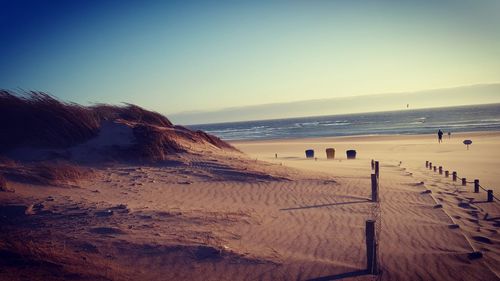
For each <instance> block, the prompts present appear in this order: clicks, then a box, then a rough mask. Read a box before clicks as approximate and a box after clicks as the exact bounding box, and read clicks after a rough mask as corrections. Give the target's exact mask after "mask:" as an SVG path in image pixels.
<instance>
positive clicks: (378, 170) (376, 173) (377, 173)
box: [375, 161, 380, 178]
mask: <svg viewBox="0 0 500 281" xmlns="http://www.w3.org/2000/svg"><path fill="white" fill-rule="evenodd" d="M375 175H377V178H379V177H380V166H379V163H378V161H375Z"/></svg>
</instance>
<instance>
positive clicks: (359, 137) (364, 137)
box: [224, 130, 500, 145]
mask: <svg viewBox="0 0 500 281" xmlns="http://www.w3.org/2000/svg"><path fill="white" fill-rule="evenodd" d="M465 135H468V136H474V135H476V136H477V135H479V136H487V135H499V136H500V130H498V131H465V132H456V133H452V134H451V137H452V138H454V137H457V136H460V137H465ZM395 137H398V138H410V139H414V138H418V137H422V138H425V137H434V138H435V139H436V134H366V135H347V136H324V137H305V138H304V137H297V138H276V139H240V140H224V141H226V142H229V143H231V144H235V145H237V144H238V143H248V142H277V141H286V142H294V141H325V140H332V141H336V140H350V139H355V140H360V141H363V140H365V141H366V140H371V139H378V138H380V139H383V138H395ZM443 139H448V135H446V132H445V135H444V136H443Z"/></svg>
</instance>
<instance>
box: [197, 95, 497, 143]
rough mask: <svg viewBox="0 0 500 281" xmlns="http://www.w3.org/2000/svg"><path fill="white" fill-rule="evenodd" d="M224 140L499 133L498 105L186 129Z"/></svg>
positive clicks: (302, 118) (201, 126) (265, 121)
mask: <svg viewBox="0 0 500 281" xmlns="http://www.w3.org/2000/svg"><path fill="white" fill-rule="evenodd" d="M189 127H190V128H193V129H198V130H203V131H206V132H207V133H210V134H213V135H216V136H218V137H220V138H222V139H224V140H252V139H280V138H304V137H326V136H350V135H381V134H428V133H436V132H437V130H438V129H441V130H443V131H444V132H445V134H446V133H447V132H452V133H454V132H465V131H467V132H469V131H498V130H500V104H490V105H474V106H460V107H448V108H437V109H418V110H406V111H392V112H378V113H359V114H347V115H331V116H317V117H301V118H288V119H276V120H263V121H245V122H232V123H218V124H205V125H192V126H189Z"/></svg>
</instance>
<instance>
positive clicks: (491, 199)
mask: <svg viewBox="0 0 500 281" xmlns="http://www.w3.org/2000/svg"><path fill="white" fill-rule="evenodd" d="M487 192H488V202H493V190H491V189H488V191H487Z"/></svg>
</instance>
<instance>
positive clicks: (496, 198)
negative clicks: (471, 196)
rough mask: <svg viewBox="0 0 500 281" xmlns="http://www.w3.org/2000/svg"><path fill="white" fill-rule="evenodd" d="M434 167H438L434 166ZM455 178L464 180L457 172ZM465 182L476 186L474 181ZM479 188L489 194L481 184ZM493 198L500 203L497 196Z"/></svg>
mask: <svg viewBox="0 0 500 281" xmlns="http://www.w3.org/2000/svg"><path fill="white" fill-rule="evenodd" d="M433 167H436V165H433ZM455 176H456V177H457V178H459V179H463V178H462V177H460V176H459V175H458V173H457V172H455ZM465 182H466V183H474V184H475V182H474V181H465ZM479 188H481V189H482V190H483V191H485V192H488V189H486V188H484V187H483V186H482V185H480V184H479ZM492 196H493V199H495V200H497V201H499V202H500V198H498V197H496V196H495V195H492Z"/></svg>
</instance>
